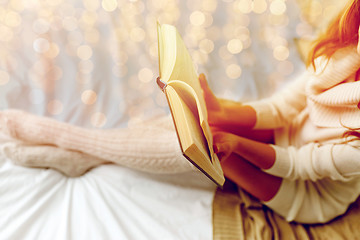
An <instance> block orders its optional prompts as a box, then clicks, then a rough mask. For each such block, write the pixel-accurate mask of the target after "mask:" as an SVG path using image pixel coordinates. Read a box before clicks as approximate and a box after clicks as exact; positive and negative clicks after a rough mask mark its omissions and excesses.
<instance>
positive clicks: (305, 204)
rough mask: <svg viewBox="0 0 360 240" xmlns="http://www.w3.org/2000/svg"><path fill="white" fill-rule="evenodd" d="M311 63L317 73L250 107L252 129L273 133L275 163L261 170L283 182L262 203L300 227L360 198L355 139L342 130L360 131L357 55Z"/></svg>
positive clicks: (359, 150)
mask: <svg viewBox="0 0 360 240" xmlns="http://www.w3.org/2000/svg"><path fill="white" fill-rule="evenodd" d="M316 64H317V71H316V72H311V71H309V72H306V73H304V74H303V75H301V76H300V77H299V78H298V79H297V80H296V81H294V82H292V83H291V84H290V85H289V86H288V87H287V88H284V89H283V90H282V91H280V92H279V93H277V94H275V95H274V96H273V97H271V98H269V99H264V100H261V101H257V102H252V103H249V105H251V106H252V107H253V108H254V109H255V111H256V114H257V123H256V125H255V128H257V129H269V128H271V129H275V145H272V147H273V148H274V149H275V152H276V159H275V163H274V165H273V166H272V167H271V168H270V169H267V170H265V172H268V173H270V174H272V175H275V176H280V177H282V178H283V179H284V181H283V183H282V185H281V187H280V190H279V192H278V193H277V194H276V195H275V197H274V198H273V199H272V200H270V201H269V202H265V204H266V205H267V206H269V207H270V208H272V209H273V210H274V211H276V212H277V213H279V214H280V215H282V216H283V217H284V218H286V219H287V220H288V221H293V220H294V221H298V222H303V223H319V222H327V221H329V220H331V219H333V218H334V217H337V216H339V215H341V214H343V213H344V212H345V211H346V210H347V208H348V206H349V205H350V204H351V203H352V202H353V201H355V200H356V199H357V197H358V196H359V195H360V140H354V141H351V142H345V140H346V139H344V138H343V134H344V132H346V131H347V130H349V129H348V128H346V127H351V128H359V127H360V109H359V108H358V103H359V102H360V81H356V79H355V78H356V74H355V73H356V71H357V70H358V69H359V68H360V54H358V53H357V52H356V49H355V48H346V49H342V50H339V51H338V52H336V53H335V55H334V56H333V57H332V58H331V60H329V61H324V60H318V61H317V62H316ZM345 126H346V127H345ZM347 140H349V139H347Z"/></svg>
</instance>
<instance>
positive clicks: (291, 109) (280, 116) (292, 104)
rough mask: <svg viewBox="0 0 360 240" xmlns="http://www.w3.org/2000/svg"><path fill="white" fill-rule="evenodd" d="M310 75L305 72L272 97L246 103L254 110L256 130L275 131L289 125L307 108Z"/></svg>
mask: <svg viewBox="0 0 360 240" xmlns="http://www.w3.org/2000/svg"><path fill="white" fill-rule="evenodd" d="M309 77H310V73H308V72H307V71H305V72H304V73H303V74H301V75H300V76H299V77H298V78H297V79H296V80H294V81H293V82H291V83H290V84H289V86H287V87H286V88H284V89H282V90H281V91H279V92H278V93H276V94H274V95H273V96H272V97H269V98H266V99H263V100H259V101H254V102H249V103H245V104H244V105H249V106H251V107H253V108H254V110H255V112H256V124H255V126H254V129H275V128H280V127H283V126H285V125H287V124H288V123H289V122H290V121H291V120H292V119H293V118H294V117H295V116H296V115H298V114H299V112H300V111H301V110H303V109H304V108H305V106H306V95H305V84H306V82H307V80H308V78H309Z"/></svg>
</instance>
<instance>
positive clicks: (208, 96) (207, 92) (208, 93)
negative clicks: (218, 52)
mask: <svg viewBox="0 0 360 240" xmlns="http://www.w3.org/2000/svg"><path fill="white" fill-rule="evenodd" d="M199 81H200V86H201V88H202V90H203V92H204V98H205V101H206V104H207V106H209V107H211V108H214V109H217V108H219V107H220V106H219V103H218V99H217V97H216V96H215V94H214V93H213V91H212V90H211V89H210V87H209V84H208V82H207V80H206V77H205V75H204V74H203V73H201V74H200V75H199Z"/></svg>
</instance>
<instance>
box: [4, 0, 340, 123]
mask: <svg viewBox="0 0 360 240" xmlns="http://www.w3.org/2000/svg"><path fill="white" fill-rule="evenodd" d="M291 4H292V3H291V1H286V0H222V1H216V0H199V1H192V0H186V1H183V2H182V1H180V0H149V1H139V0H82V1H79V2H77V3H76V4H74V3H73V2H72V1H70V0H43V1H38V0H28V1H21V0H9V1H1V0H0V43H1V44H0V90H1V88H5V87H7V86H10V85H11V84H12V83H13V82H14V81H18V80H16V79H14V78H13V77H12V76H13V75H12V74H14V72H15V71H16V70H17V69H18V68H19V67H24V64H28V65H26V70H24V74H23V75H25V76H26V81H29V83H30V85H31V87H33V89H31V90H29V92H28V98H29V99H30V103H32V104H44V106H46V110H47V112H48V113H49V114H51V115H58V114H61V113H62V112H64V111H66V110H67V109H65V108H66V107H67V106H66V104H65V102H66V99H64V98H62V97H63V96H56V98H55V97H54V95H56V93H57V90H59V91H61V90H62V89H64V88H65V89H68V91H71V92H70V93H71V95H76V96H74V98H75V99H79V101H80V106H79V108H80V109H81V108H84V109H90V110H91V111H89V112H86V114H89V117H88V118H89V123H90V125H91V126H93V127H96V128H100V127H104V126H106V123H107V122H108V121H109V119H110V118H111V117H110V116H109V115H108V114H111V113H109V112H108V111H106V109H102V108H101V106H102V105H101V101H102V99H101V98H102V96H103V95H102V94H100V92H97V91H99V90H98V87H99V86H100V85H101V86H104V87H109V83H110V81H114V82H116V84H119V86H120V85H121V88H120V87H119V88H118V87H116V90H114V89H110V90H109V92H111V96H116V97H114V101H117V102H114V103H112V104H114V105H115V106H121V107H116V108H117V111H119V114H123V115H126V117H127V118H128V121H129V125H131V124H135V123H137V122H139V121H141V120H143V119H144V118H146V115H147V114H148V112H150V110H153V111H154V112H157V113H164V112H166V111H167V102H166V99H165V98H164V96H163V93H162V92H159V91H158V89H157V86H156V84H154V82H153V80H154V78H155V77H156V76H157V74H158V49H157V34H156V21H159V22H160V23H168V24H174V25H175V26H177V27H178V29H179V32H180V34H181V36H182V37H183V39H184V42H185V44H186V46H187V47H188V49H189V52H190V54H191V57H192V58H193V60H194V63H195V68H196V69H197V70H198V71H202V70H205V71H206V70H208V71H207V72H208V74H209V78H210V79H211V78H215V79H218V80H219V81H217V80H216V81H217V82H215V86H216V87H217V88H218V89H220V91H222V93H226V94H227V95H228V96H236V94H235V92H234V91H236V88H241V87H246V86H245V85H242V84H243V82H244V83H245V82H249V81H263V82H262V83H264V84H268V85H270V86H272V87H274V88H276V86H278V85H279V84H281V83H282V81H284V79H285V78H287V77H289V76H291V74H292V73H294V72H295V71H296V69H297V64H295V63H294V62H292V59H293V55H292V54H294V53H293V52H295V51H291V50H292V49H291V48H293V47H294V45H293V44H292V43H293V42H292V41H293V38H297V39H298V42H301V41H302V40H306V39H309V38H312V37H314V34H315V33H316V31H315V30H314V29H316V28H318V27H319V26H321V24H325V23H326V21H328V19H329V18H330V16H334V15H335V14H336V13H337V11H338V10H339V9H340V8H341V7H339V6H340V5H341V4H340V3H339V1H335V0H313V1H297V4H298V5H294V4H293V5H291ZM342 4H344V3H342ZM294 7H298V8H299V11H300V12H301V14H300V17H298V19H297V20H296V24H294V25H290V24H292V23H293V22H291V21H294V19H295V18H296V17H294V16H293V15H291V10H292V8H294ZM293 26H294V27H293ZM292 28H294V29H292ZM259 51H263V52H259ZM22 54H29V56H35V57H36V60H34V61H33V62H26V63H25V60H24V59H25V58H24V59H22V58H21V57H19V56H22ZM262 57H264V59H268V60H269V63H267V64H269V66H270V67H269V68H266V69H260V70H259V69H258V68H259V66H261V65H258V64H263V63H262V62H261V60H262ZM64 59H65V60H64ZM67 59H69V63H70V65H71V66H66V61H67ZM64 63H65V65H64ZM213 66H216V67H213ZM255 68H257V69H255ZM74 69H75V70H74ZM269 69H270V70H269ZM72 71H75V72H72ZM257 71H260V72H261V71H264V72H265V71H267V72H266V76H267V78H266V79H265V78H262V79H256V76H254V74H253V73H254V72H257ZM99 72H102V73H103V76H99ZM20 75H21V74H19V76H20ZM249 76H251V77H253V79H251V78H250V79H247V78H249ZM65 78H66V80H68V79H72V81H73V85H69V86H62V85H61V84H62V80H65ZM264 79H265V80H264ZM220 80H221V81H220ZM100 81H104V85H102V84H99V82H100ZM213 81H214V80H213ZM240 81H242V82H241V84H240ZM111 83H112V82H111ZM226 83H231V84H229V85H227V84H226ZM111 86H113V84H111V85H110V88H111ZM116 86H117V85H116ZM229 86H236V87H235V88H234V89H229ZM115 91H118V94H115V93H114V92H115ZM64 97H65V96H64ZM0 107H1V106H0Z"/></svg>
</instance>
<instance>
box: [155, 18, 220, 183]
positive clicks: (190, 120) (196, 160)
mask: <svg viewBox="0 0 360 240" xmlns="http://www.w3.org/2000/svg"><path fill="white" fill-rule="evenodd" d="M158 47H159V74H160V76H159V77H158V78H157V84H158V85H159V87H160V88H161V89H162V90H163V92H164V93H165V95H166V98H167V101H168V103H169V107H170V111H171V115H172V117H173V120H174V124H175V129H176V132H177V135H178V138H179V142H180V147H181V149H182V152H183V154H184V156H185V157H186V158H187V159H188V160H189V161H190V162H191V163H192V164H194V165H195V166H196V167H197V168H198V169H199V170H201V171H202V172H203V173H204V174H205V175H207V176H208V177H209V178H210V179H211V180H213V181H214V182H215V183H216V184H218V185H219V186H223V184H224V182H225V178H224V174H223V171H222V169H221V165H220V162H219V159H218V158H217V156H216V154H214V151H213V142H212V141H213V140H212V135H211V131H210V127H209V124H208V122H207V111H206V103H205V100H204V96H203V93H202V89H201V86H200V82H199V79H198V74H197V73H196V71H195V67H194V64H193V61H192V59H191V57H190V54H189V52H188V50H187V48H186V46H185V44H184V42H183V40H182V39H181V36H180V35H179V33H178V31H177V29H176V28H175V27H174V26H171V25H167V24H162V25H160V24H158Z"/></svg>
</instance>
